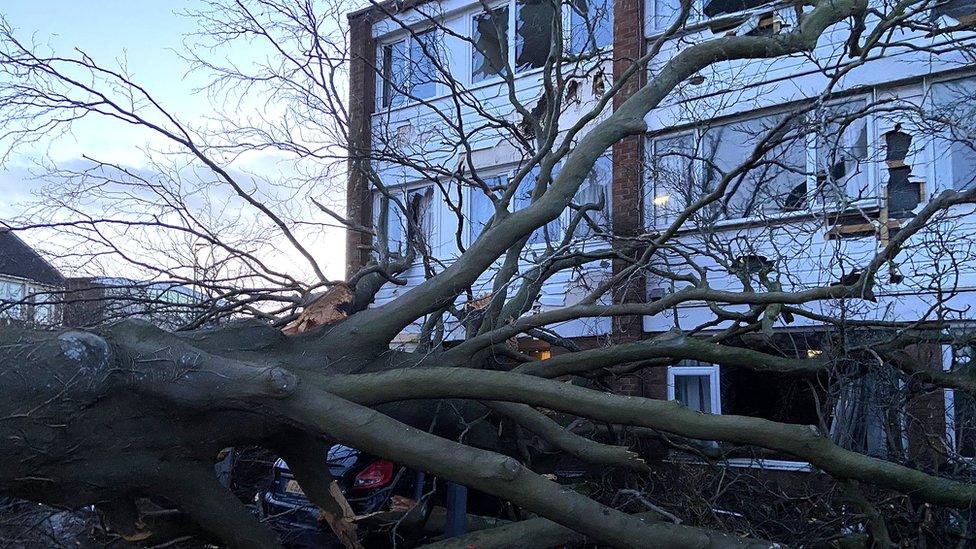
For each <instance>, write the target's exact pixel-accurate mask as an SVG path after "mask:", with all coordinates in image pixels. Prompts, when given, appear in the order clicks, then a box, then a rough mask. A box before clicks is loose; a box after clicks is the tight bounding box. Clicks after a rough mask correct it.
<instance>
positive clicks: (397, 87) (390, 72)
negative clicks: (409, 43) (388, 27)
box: [383, 41, 408, 107]
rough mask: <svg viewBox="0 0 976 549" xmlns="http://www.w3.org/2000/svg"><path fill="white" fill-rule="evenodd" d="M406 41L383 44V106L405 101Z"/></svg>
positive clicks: (400, 103)
mask: <svg viewBox="0 0 976 549" xmlns="http://www.w3.org/2000/svg"><path fill="white" fill-rule="evenodd" d="M406 74H407V52H406V42H404V41H400V42H394V43H393V44H387V45H385V46H383V106H384V107H395V106H397V105H402V104H403V103H404V101H405V98H404V95H403V94H404V91H405V90H406V87H407V85H408V82H407V79H406Z"/></svg>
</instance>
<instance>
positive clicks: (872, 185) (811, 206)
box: [641, 94, 880, 229]
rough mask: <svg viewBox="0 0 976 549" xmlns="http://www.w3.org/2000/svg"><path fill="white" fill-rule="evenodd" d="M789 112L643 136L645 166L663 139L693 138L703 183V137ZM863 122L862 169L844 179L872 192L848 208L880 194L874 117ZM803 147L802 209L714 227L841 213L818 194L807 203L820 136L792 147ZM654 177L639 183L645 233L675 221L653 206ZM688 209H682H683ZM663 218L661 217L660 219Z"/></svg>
mask: <svg viewBox="0 0 976 549" xmlns="http://www.w3.org/2000/svg"><path fill="white" fill-rule="evenodd" d="M867 100H868V96H867V95H866V94H856V95H852V96H849V97H844V98H839V99H835V100H832V101H829V102H826V103H825V104H824V108H825V109H831V108H835V107H841V106H844V105H851V104H857V103H859V102H865V103H866V101H867ZM790 110H791V109H790V108H789V107H787V108H778V109H760V110H756V111H748V112H742V113H737V114H735V115H732V116H729V117H727V118H719V119H714V120H711V121H709V123H708V124H706V125H704V126H703V125H701V124H696V125H694V126H693V127H684V128H681V129H678V130H675V131H663V132H657V133H648V134H646V135H645V144H646V146H645V150H646V151H648V152H647V153H645V155H646V157H645V166H647V167H653V163H654V159H655V158H656V154H657V142H658V141H662V140H665V139H673V138H676V137H681V136H689V135H690V136H692V142H693V145H694V147H695V149H694V154H695V156H696V158H692V159H691V162H692V163H693V164H694V165H693V173H694V175H695V176H696V177H698V178H700V180H701V181H702V182H704V178H705V175H706V165H705V162H704V161H703V160H701V159H699V158H697V157H698V156H702V155H704V154H706V153H707V151H703V150H702V143H703V142H704V139H705V136H706V135H707V133H708V132H709V131H710V130H713V129H715V128H720V127H725V126H732V125H735V124H741V123H744V122H749V121H753V120H759V119H763V118H769V117H775V116H777V115H781V114H788V113H789V112H790ZM813 115H814V112H808V113H806V115H805V116H808V117H809V116H813ZM862 120H863V121H864V127H865V133H866V134H867V139H866V141H867V143H866V148H865V156H864V159H862V160H861V162H862V165H863V166H865V168H864V169H862V170H861V171H860V173H858V174H855V175H854V176H852V177H848V178H847V179H845V187H846V188H847V189H848V190H850V188H851V185H852V183H859V184H861V185H863V187H864V188H866V189H869V190H872V189H873V194H870V193H869V197H868V198H862V199H858V200H852V201H851V204H858V205H864V204H865V202H864V201H865V200H872V201H874V202H877V201H878V197H877V196H874V195H877V194H878V193H880V189H879V187H878V162H876V161H872V160H871V159H872V158H875V156H874V155H875V154H876V153H877V150H876V148H877V145H876V144H875V140H874V139H872V137H873V136H874V135H875V133H876V125H877V121H876V117H875V116H874V115H873V114H871V113H868V114H866V115H865V116H864V117H862ZM799 142H803V143H804V151H803V156H804V158H805V166H804V168H803V169H804V172H805V174H804V177H805V179H806V180H805V182H806V185H807V197H806V200H805V204H804V206H803V207H800V208H797V209H796V210H789V211H787V210H780V211H776V210H771V211H768V212H762V211H760V212H757V213H753V214H751V215H748V216H743V217H734V218H733V217H728V218H719V219H717V220H716V222H715V226H716V227H719V228H721V227H724V226H730V225H740V224H748V223H752V222H756V221H759V220H777V219H791V218H796V217H808V216H811V215H814V214H816V213H820V212H828V213H832V212H837V211H840V207H841V206H840V204H836V203H835V204H828V201H825V200H823V197H822V193H818V195H820V198H817V199H815V200H810V198H814V197H811V196H810V192H811V189H816V188H817V179H818V166H817V155H818V150H819V147H820V143H819V134H818V133H817V132H807V133H806V134H805V135H804V136H803V138H798V139H796V140H795V141H794V142H793V143H792V145H793V146H796V144H797V143H799ZM653 175H654V173H653V171H652V170H648V171H647V173H645V174H644V176H643V177H642V182H643V185H644V191H643V192H642V199H641V200H642V202H643V207H644V212H645V221H644V224H645V227H646V228H648V229H661V228H663V227H665V226H666V225H668V224H669V223H671V222H672V221H674V218H673V217H672V216H670V215H667V214H666V213H665V212H662V211H660V210H662V208H661V207H659V206H660V205H659V204H657V203H656V202H655V200H656V199H657V198H658V197H660V196H664V195H663V194H661V193H659V192H658V189H657V181H655V179H654V177H653ZM686 207H687V205H685V208H686ZM662 214H663V215H662Z"/></svg>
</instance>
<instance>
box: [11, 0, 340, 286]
mask: <svg viewBox="0 0 976 549" xmlns="http://www.w3.org/2000/svg"><path fill="white" fill-rule="evenodd" d="M200 7H202V5H201V3H200V2H197V1H191V0H171V1H162V0H129V1H120V0H71V1H69V0H3V4H2V7H0V14H2V15H3V17H4V18H5V19H6V21H7V23H8V24H9V25H11V26H12V27H13V28H14V29H15V30H16V35H17V36H18V37H19V39H20V40H22V41H24V42H33V43H34V44H37V45H39V46H41V47H42V48H48V50H49V51H51V50H53V51H55V52H58V53H59V54H63V55H66V56H67V55H69V54H72V55H75V52H74V51H73V49H74V48H78V49H80V50H82V51H84V52H85V53H86V54H88V55H90V56H91V57H92V58H94V59H95V60H96V61H97V62H98V63H99V64H101V65H107V66H113V67H117V66H120V65H124V66H125V67H126V68H127V70H128V73H129V74H130V75H131V76H132V79H133V80H134V81H135V82H137V83H138V84H140V85H142V86H143V87H144V88H146V89H148V90H150V92H151V93H152V94H153V96H154V98H156V99H157V100H159V101H160V102H161V103H162V104H163V105H164V106H165V107H166V108H167V109H168V110H169V111H170V112H175V113H179V116H180V118H181V119H182V120H183V121H184V122H188V123H189V124H190V125H194V122H195V121H199V122H201V123H202V121H203V120H202V117H203V116H207V115H209V114H211V113H212V112H213V110H214V109H213V106H212V105H211V104H210V102H209V101H208V99H207V96H206V94H204V93H199V92H197V91H196V89H197V88H199V87H201V86H203V85H204V84H205V83H206V78H205V76H204V75H201V74H193V73H190V74H188V73H187V68H188V67H187V64H186V62H185V61H184V60H183V59H182V58H181V57H180V52H181V51H182V50H183V49H184V39H185V36H186V35H187V34H188V33H190V32H192V31H194V30H195V28H196V23H195V21H194V20H193V19H192V18H189V17H185V16H183V15H181V12H184V11H186V10H191V11H192V10H194V9H196V8H200ZM252 54H253V55H261V52H259V51H258V50H257V48H254V51H253V52H252V51H249V49H248V48H247V47H246V46H244V47H235V49H234V51H233V55H234V58H235V59H238V58H246V57H247V56H249V55H252ZM154 145H157V146H158V145H159V143H158V142H155V141H152V140H151V136H150V135H148V134H147V132H145V131H143V130H141V129H138V128H132V127H125V126H123V125H120V124H119V123H117V122H114V121H108V120H90V121H87V120H86V121H83V122H82V123H78V124H75V125H74V126H73V128H72V132H71V133H70V134H67V135H62V136H60V137H58V138H57V139H56V140H54V141H52V142H50V143H44V144H37V145H33V146H30V147H28V148H22V149H19V150H18V151H17V154H16V155H15V156H13V157H12V158H11V159H10V160H8V161H7V162H6V164H5V165H0V218H4V217H12V216H14V215H17V213H19V212H20V211H23V210H22V206H21V205H22V204H23V203H25V202H27V201H30V200H31V192H32V191H34V190H35V189H37V188H38V187H39V184H38V183H36V182H33V181H32V180H31V173H32V172H36V170H37V168H36V163H37V161H38V160H39V159H47V160H48V161H54V162H56V163H58V164H62V163H74V162H76V161H78V159H80V158H81V157H82V156H83V155H87V156H90V157H94V158H98V159H102V160H109V161H112V162H117V163H120V164H123V165H126V166H131V167H135V168H146V167H147V164H146V158H145V155H144V153H143V151H142V150H141V148H142V147H146V146H150V147H151V146H154ZM244 162H246V163H245V164H243V165H239V166H238V167H239V168H242V169H245V170H247V171H249V172H251V173H256V174H258V175H262V176H268V177H269V178H271V179H273V178H274V177H275V176H276V175H277V174H279V173H281V172H282V171H284V170H287V169H288V168H287V166H285V165H282V164H281V163H280V162H278V161H277V160H276V158H275V157H270V158H269V157H268V156H267V155H265V156H263V157H262V156H258V157H256V158H252V159H250V160H245V161H244ZM338 236H339V235H336V234H333V235H328V237H322V238H321V240H322V241H321V242H319V243H317V244H316V245H314V247H315V248H317V251H319V252H320V253H321V254H322V255H320V257H335V258H341V257H342V251H341V250H342V245H343V244H342V243H343V240H344V239H342V238H339V237H338ZM24 237H25V240H28V241H30V240H31V238H32V235H30V234H27V235H24ZM317 255H319V254H317ZM282 261H284V262H286V263H287V262H288V260H287V259H285V260H282ZM334 263H335V264H336V265H335V266H333V265H331V264H329V265H328V267H329V269H328V270H329V271H330V274H331V275H334V276H338V273H341V271H342V261H341V260H340V261H334ZM106 274H107V275H110V276H111V275H120V274H124V273H106Z"/></svg>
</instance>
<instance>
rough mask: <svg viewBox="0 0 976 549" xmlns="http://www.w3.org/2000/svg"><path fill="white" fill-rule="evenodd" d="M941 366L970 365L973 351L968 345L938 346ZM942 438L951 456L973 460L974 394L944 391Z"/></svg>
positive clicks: (975, 435) (975, 445) (975, 448)
mask: <svg viewBox="0 0 976 549" xmlns="http://www.w3.org/2000/svg"><path fill="white" fill-rule="evenodd" d="M942 356H943V368H944V369H945V370H946V371H949V370H956V369H960V368H969V367H971V366H972V361H973V358H976V352H974V350H973V348H972V347H969V346H966V347H963V348H953V347H950V346H948V345H946V346H944V347H943V348H942ZM945 402H946V438H947V440H948V442H949V449H950V451H951V452H952V453H953V455H955V456H957V457H961V458H967V459H976V397H973V395H971V394H969V393H967V392H966V391H958V390H955V389H946V390H945Z"/></svg>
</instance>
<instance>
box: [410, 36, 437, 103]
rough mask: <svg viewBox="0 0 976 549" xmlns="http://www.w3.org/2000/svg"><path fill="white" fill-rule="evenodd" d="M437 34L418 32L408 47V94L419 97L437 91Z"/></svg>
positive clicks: (428, 95)
mask: <svg viewBox="0 0 976 549" xmlns="http://www.w3.org/2000/svg"><path fill="white" fill-rule="evenodd" d="M436 38H437V34H436V33H435V32H434V31H433V30H429V31H427V32H423V33H419V34H417V36H416V39H415V40H414V42H413V43H412V44H411V47H410V62H411V67H410V69H411V70H410V94H411V95H413V96H414V97H416V98H419V99H426V98H428V97H433V96H434V94H435V93H436V92H437V76H438V74H437V63H435V60H436V59H437V51H438V50H437V39H436Z"/></svg>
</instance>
